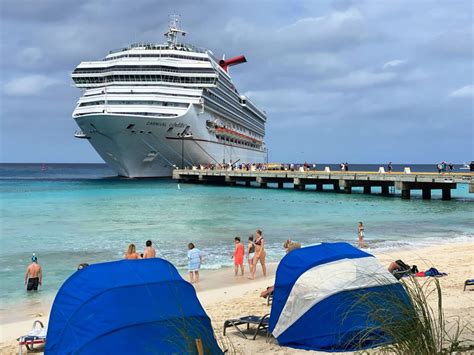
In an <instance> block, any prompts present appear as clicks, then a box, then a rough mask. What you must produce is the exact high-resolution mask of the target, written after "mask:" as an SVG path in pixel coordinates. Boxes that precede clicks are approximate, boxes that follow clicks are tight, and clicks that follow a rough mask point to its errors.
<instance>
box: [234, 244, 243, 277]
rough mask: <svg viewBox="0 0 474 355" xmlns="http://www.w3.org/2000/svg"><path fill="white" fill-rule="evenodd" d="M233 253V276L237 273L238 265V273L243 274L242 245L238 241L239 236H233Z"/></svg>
mask: <svg viewBox="0 0 474 355" xmlns="http://www.w3.org/2000/svg"><path fill="white" fill-rule="evenodd" d="M234 244H235V248H234V253H233V254H232V257H233V258H234V266H235V276H237V274H238V273H239V267H240V275H241V276H244V254H245V251H244V245H243V244H242V243H241V242H240V237H235V238H234Z"/></svg>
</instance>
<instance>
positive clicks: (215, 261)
mask: <svg viewBox="0 0 474 355" xmlns="http://www.w3.org/2000/svg"><path fill="white" fill-rule="evenodd" d="M322 165H324V166H325V165H327V164H322ZM378 166H379V164H375V165H371V166H367V165H358V166H357V165H355V166H351V170H377V168H378ZM402 167H403V166H394V168H395V170H400V169H401V168H402ZM411 167H412V170H413V171H427V170H431V171H433V170H434V169H435V166H431V165H430V166H413V165H412V166H411ZM334 168H337V166H334ZM457 168H458V167H457ZM113 175H114V174H113V172H112V171H111V170H110V169H108V168H107V167H106V166H105V165H101V164H96V165H94V164H89V165H86V164H81V165H72V164H69V165H65V164H53V165H51V164H48V165H47V166H45V167H44V168H43V169H42V168H41V165H39V164H27V165H24V164H23V165H20V164H0V212H1V220H0V223H1V224H0V243H1V244H0V245H1V248H0V282H1V287H0V304H1V305H2V306H1V308H4V307H8V305H9V304H10V303H12V302H22V300H25V299H27V297H28V296H27V294H26V292H25V290H24V287H23V279H24V272H25V269H26V266H27V265H28V264H29V262H30V258H31V255H32V253H36V255H37V256H38V259H39V263H40V264H41V265H42V266H43V269H44V284H43V289H42V290H41V292H40V293H39V296H36V297H50V296H51V295H53V294H54V293H55V292H56V291H57V290H58V288H59V287H60V285H61V284H62V282H64V280H65V279H66V278H67V277H68V276H70V275H71V274H72V273H73V272H74V271H75V270H76V268H77V265H78V264H79V263H96V262H103V261H109V260H116V259H121V258H122V257H123V253H124V251H125V249H126V248H127V246H128V244H129V243H135V244H136V245H137V246H138V249H139V251H141V250H143V248H144V244H145V241H146V240H147V239H151V240H153V242H154V245H155V247H156V248H157V250H158V253H159V255H160V256H162V257H164V258H166V259H168V260H170V261H171V262H172V263H173V264H174V265H176V266H177V267H178V268H180V269H184V268H185V266H186V251H187V249H186V245H187V243H188V242H194V243H195V244H196V246H197V247H198V248H200V249H201V250H202V251H203V252H204V255H205V261H204V264H203V268H207V269H218V268H222V267H227V266H231V265H232V259H231V253H232V247H233V237H234V236H236V235H239V236H241V237H242V238H243V240H244V241H246V240H247V237H248V235H249V234H251V233H254V232H255V230H256V229H257V228H259V229H262V230H263V232H264V236H265V238H266V245H267V251H268V259H269V260H270V261H277V260H279V259H280V258H281V257H282V256H283V254H284V251H283V249H282V244H283V242H284V241H285V240H286V239H288V238H291V239H294V240H297V241H299V242H301V243H302V244H303V245H308V244H314V243H318V242H322V241H347V242H350V243H355V242H356V240H357V222H358V221H363V222H364V225H365V232H366V240H367V243H368V245H369V250H371V251H377V250H378V251H380V250H384V249H390V248H399V247H411V246H416V245H424V244H433V243H450V242H455V241H474V238H473V235H474V222H473V216H474V194H469V193H468V187H467V185H458V188H457V189H456V190H455V191H453V200H452V201H441V199H440V198H441V196H440V195H438V194H436V193H434V194H433V200H430V201H424V200H422V199H421V198H420V197H419V196H418V195H417V194H414V197H413V198H412V199H411V200H409V201H406V200H401V199H400V198H397V197H382V196H369V195H363V194H362V193H357V192H356V193H353V194H351V195H345V194H335V193H331V192H328V193H325V192H322V193H316V192H313V191H305V192H302V191H295V190H293V189H291V188H289V189H284V190H277V189H272V188H269V189H259V188H245V187H225V186H207V185H191V184H180V185H179V186H178V184H177V183H176V182H175V181H172V180H168V179H146V180H129V179H120V178H117V177H114V176H113Z"/></svg>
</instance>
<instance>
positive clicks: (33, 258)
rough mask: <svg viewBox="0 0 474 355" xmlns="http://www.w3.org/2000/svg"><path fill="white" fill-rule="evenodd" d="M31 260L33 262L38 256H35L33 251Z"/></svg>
mask: <svg viewBox="0 0 474 355" xmlns="http://www.w3.org/2000/svg"><path fill="white" fill-rule="evenodd" d="M31 261H32V262H34V263H36V262H37V261H38V258H37V257H36V255H35V253H33V256H32V257H31Z"/></svg>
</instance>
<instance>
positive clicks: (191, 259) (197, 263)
mask: <svg viewBox="0 0 474 355" xmlns="http://www.w3.org/2000/svg"><path fill="white" fill-rule="evenodd" d="M188 249H189V250H188V272H189V282H191V283H192V284H193V283H197V282H199V269H200V268H201V263H202V254H201V251H200V250H199V249H198V248H196V247H195V246H194V244H193V243H189V244H188Z"/></svg>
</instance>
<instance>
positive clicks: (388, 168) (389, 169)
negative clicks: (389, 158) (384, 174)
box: [387, 162, 392, 173]
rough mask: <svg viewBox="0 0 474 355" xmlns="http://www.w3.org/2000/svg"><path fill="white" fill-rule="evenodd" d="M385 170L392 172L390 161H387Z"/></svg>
mask: <svg viewBox="0 0 474 355" xmlns="http://www.w3.org/2000/svg"><path fill="white" fill-rule="evenodd" d="M387 170H388V172H389V173H391V172H392V162H389V163H388V166H387Z"/></svg>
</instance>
